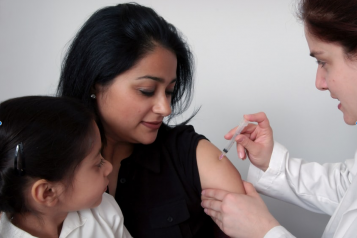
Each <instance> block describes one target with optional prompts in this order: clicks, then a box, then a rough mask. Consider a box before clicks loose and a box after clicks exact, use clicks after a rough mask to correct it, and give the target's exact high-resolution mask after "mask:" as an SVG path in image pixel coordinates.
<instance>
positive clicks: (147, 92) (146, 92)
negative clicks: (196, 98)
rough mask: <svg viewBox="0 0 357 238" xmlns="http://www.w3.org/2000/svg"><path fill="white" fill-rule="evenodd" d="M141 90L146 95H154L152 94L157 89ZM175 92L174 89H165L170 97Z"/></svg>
mask: <svg viewBox="0 0 357 238" xmlns="http://www.w3.org/2000/svg"><path fill="white" fill-rule="evenodd" d="M139 91H140V93H141V94H143V95H144V96H146V97H152V96H154V95H155V91H151V90H150V91H149V90H143V89H140V90H139ZM173 93H174V91H173V90H166V91H165V94H166V95H167V96H170V97H171V96H172V95H173Z"/></svg>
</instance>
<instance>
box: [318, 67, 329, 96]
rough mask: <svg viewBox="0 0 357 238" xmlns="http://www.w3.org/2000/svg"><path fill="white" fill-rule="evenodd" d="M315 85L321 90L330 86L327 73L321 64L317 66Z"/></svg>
mask: <svg viewBox="0 0 357 238" xmlns="http://www.w3.org/2000/svg"><path fill="white" fill-rule="evenodd" d="M315 86H316V88H317V89H318V90H321V91H324V90H327V89H328V86H327V83H326V73H325V71H324V69H322V68H321V67H320V66H319V67H318V68H317V72H316V80H315Z"/></svg>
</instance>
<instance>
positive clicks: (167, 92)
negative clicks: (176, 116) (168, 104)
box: [166, 91, 174, 96]
mask: <svg viewBox="0 0 357 238" xmlns="http://www.w3.org/2000/svg"><path fill="white" fill-rule="evenodd" d="M173 94H174V91H166V95H167V96H172V95H173Z"/></svg>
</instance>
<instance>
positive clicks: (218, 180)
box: [196, 140, 245, 193]
mask: <svg viewBox="0 0 357 238" xmlns="http://www.w3.org/2000/svg"><path fill="white" fill-rule="evenodd" d="M221 153H222V152H221V151H220V150H219V149H218V148H217V147H216V146H214V145H213V144H212V143H211V142H209V141H207V140H200V141H199V143H198V146H197V149H196V157H197V165H198V171H199V175H200V181H201V187H202V189H206V188H216V189H222V190H226V191H229V192H234V193H245V191H244V187H243V182H242V179H241V176H240V173H239V172H238V170H237V169H236V168H235V166H234V165H233V164H232V163H231V162H230V161H229V159H228V158H226V157H223V158H222V160H219V159H218V158H219V156H220V155H221Z"/></svg>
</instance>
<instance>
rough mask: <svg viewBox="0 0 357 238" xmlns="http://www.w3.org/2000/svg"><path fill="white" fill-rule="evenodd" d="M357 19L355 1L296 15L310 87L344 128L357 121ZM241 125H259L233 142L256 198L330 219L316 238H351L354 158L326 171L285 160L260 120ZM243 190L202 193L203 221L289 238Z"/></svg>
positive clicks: (309, 7) (311, 6)
mask: <svg viewBox="0 0 357 238" xmlns="http://www.w3.org/2000/svg"><path fill="white" fill-rule="evenodd" d="M356 12H357V1H355V0H338V1H335V0H324V1H319V0H302V1H301V5H300V12H299V15H300V18H301V19H302V20H303V22H304V25H305V36H306V40H307V43H308V46H309V49H310V55H311V56H312V57H315V58H316V59H317V63H318V69H317V75H316V87H317V89H319V90H322V91H325V90H328V91H330V94H331V97H332V98H333V99H337V100H339V101H340V104H339V105H338V109H339V110H341V111H342V113H343V117H344V121H345V123H346V124H348V125H355V124H356V121H357V61H356V59H357V58H356V56H357V15H356ZM245 118H246V119H248V120H249V121H255V122H258V125H257V126H254V125H250V127H249V128H248V129H247V130H246V134H245V135H241V136H238V137H237V138H236V141H237V142H238V143H239V146H238V147H237V151H238V154H239V155H240V157H241V158H245V153H244V148H245V149H246V150H247V152H248V155H249V159H250V161H251V163H252V166H251V167H250V170H249V174H248V181H251V182H252V183H253V184H254V186H255V188H256V189H257V190H258V191H259V192H260V193H262V194H266V195H268V196H271V197H274V198H278V199H281V200H284V201H288V202H291V203H294V204H296V205H299V206H301V207H303V208H306V209H309V210H311V211H314V212H319V213H326V214H329V215H331V219H330V221H329V223H328V225H327V226H326V228H325V231H324V233H323V235H322V237H326V238H327V237H356V234H357V226H356V222H357V179H356V174H357V163H356V160H357V154H356V157H355V159H354V160H346V161H345V162H343V163H333V164H332V163H331V164H324V165H319V164H317V163H307V162H305V161H303V160H301V159H295V158H290V157H289V153H288V151H287V150H286V149H285V148H284V147H283V146H281V145H280V144H278V143H274V141H273V135H272V129H271V127H270V125H269V121H268V119H267V117H266V116H265V114H264V113H258V114H255V115H247V116H245ZM232 134H233V133H232V132H230V133H229V134H228V135H227V137H226V138H227V139H229V138H231V137H232ZM244 186H245V189H246V192H247V195H242V196H240V195H238V194H232V193H227V192H225V191H220V190H206V191H203V194H204V195H206V196H208V197H211V198H215V199H217V201H212V200H211V201H210V200H207V201H204V202H203V207H205V208H206V212H207V214H209V215H211V216H212V217H213V219H214V220H215V221H216V223H217V224H218V225H219V226H220V227H221V228H222V229H223V231H225V233H226V234H228V235H230V236H232V237H293V236H292V235H291V234H290V233H289V232H288V231H287V230H285V229H284V228H283V227H282V226H280V225H279V223H278V222H277V221H276V220H275V219H274V217H273V216H272V215H271V214H270V213H269V211H268V209H267V208H266V206H265V204H264V202H263V201H262V199H261V198H260V197H259V195H258V194H257V192H256V191H255V189H254V187H253V186H252V185H251V184H250V183H244ZM257 222H259V224H261V225H260V226H259V227H258V228H257V227H256V226H254V224H256V223H257Z"/></svg>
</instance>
